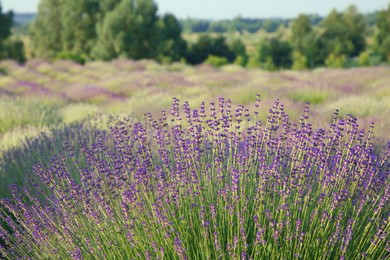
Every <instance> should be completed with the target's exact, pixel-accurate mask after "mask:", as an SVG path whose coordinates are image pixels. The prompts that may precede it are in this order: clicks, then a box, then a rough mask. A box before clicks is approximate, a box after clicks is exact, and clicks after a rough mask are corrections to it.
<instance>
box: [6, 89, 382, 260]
mask: <svg viewBox="0 0 390 260" xmlns="http://www.w3.org/2000/svg"><path fill="white" fill-rule="evenodd" d="M259 102H260V100H259V97H258V98H257V100H256V104H255V110H254V112H253V115H251V113H250V111H249V109H248V108H245V107H244V106H241V105H240V106H238V107H237V108H236V109H233V108H232V106H231V102H230V100H224V99H220V100H219V102H218V103H217V104H214V103H211V104H210V108H209V111H206V108H205V104H204V103H202V104H201V105H200V107H199V108H198V109H191V108H190V106H189V104H188V103H184V104H183V106H182V107H180V105H179V101H178V100H177V99H174V100H173V103H172V107H171V110H170V113H166V112H164V111H163V112H162V114H161V117H160V118H159V119H156V120H155V119H154V118H153V117H152V115H151V114H147V120H146V121H145V122H144V123H131V122H130V121H127V120H126V119H125V120H121V121H119V122H118V123H117V124H116V125H114V126H112V127H111V129H110V130H111V138H112V141H113V148H109V147H108V146H107V144H106V143H105V142H104V140H103V139H102V138H100V137H97V139H96V143H95V144H93V145H91V146H86V145H82V146H81V150H82V151H83V154H84V157H85V160H86V162H87V163H86V167H79V164H78V162H77V161H78V160H79V158H77V157H75V156H73V157H72V155H73V153H72V149H69V151H70V155H69V156H70V158H72V160H73V166H70V165H69V164H68V163H66V157H65V156H55V157H54V158H53V159H52V165H51V166H50V167H49V168H44V167H42V166H41V165H39V164H38V165H35V166H34V168H33V172H34V174H35V175H36V176H38V177H39V178H40V181H41V182H43V183H44V184H45V186H46V188H48V189H49V190H50V191H51V195H45V199H44V200H40V199H36V198H34V196H32V195H30V192H29V191H28V190H27V189H24V190H22V191H19V190H17V188H16V187H15V186H11V192H12V194H13V199H3V200H1V204H2V205H3V206H2V209H3V210H2V213H0V215H1V218H2V219H3V221H4V222H5V223H6V224H5V225H4V227H2V228H1V229H0V238H1V239H2V241H3V246H2V247H1V249H0V252H1V254H2V255H3V257H5V258H8V259H15V258H20V257H21V258H32V259H52V258H53V259H54V258H60V259H337V258H339V259H361V258H367V259H388V258H389V257H390V243H389V241H390V219H389V218H390V205H389V198H390V177H389V176H390V175H389V172H390V161H389V156H390V143H389V145H388V146H387V149H386V150H385V151H383V153H382V154H377V153H375V152H374V148H373V145H372V144H371V141H372V128H373V125H372V127H371V128H370V129H369V131H368V134H365V133H364V132H363V131H362V130H360V129H359V125H358V123H357V120H356V119H355V118H353V117H352V116H349V117H347V118H346V119H344V120H337V119H336V115H335V117H334V119H333V121H332V123H331V125H330V127H329V128H327V129H319V130H317V131H314V130H313V129H312V126H311V124H310V123H309V120H308V116H309V107H308V105H307V106H305V111H304V113H303V115H302V117H301V119H300V121H299V123H298V124H292V123H290V121H289V118H288V115H287V113H286V112H285V111H284V107H283V105H281V104H280V103H279V101H275V103H274V106H273V107H272V108H271V109H270V110H269V114H268V117H267V121H266V122H265V124H263V123H262V122H260V121H258V120H257V117H258V116H259V115H258V111H257V109H258V107H259ZM336 114H337V113H336ZM71 169H77V173H78V174H79V175H80V180H79V181H76V180H75V179H73V178H72V177H71V176H72V175H74V173H73V172H72V171H74V170H71ZM40 189H42V188H41V187H39V186H38V185H37V190H38V191H39V190H40ZM42 193H43V191H42ZM46 194H47V193H46Z"/></svg>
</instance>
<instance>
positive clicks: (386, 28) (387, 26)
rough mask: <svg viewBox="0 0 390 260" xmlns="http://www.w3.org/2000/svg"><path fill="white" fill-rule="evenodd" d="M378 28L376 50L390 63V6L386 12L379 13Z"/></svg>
mask: <svg viewBox="0 0 390 260" xmlns="http://www.w3.org/2000/svg"><path fill="white" fill-rule="evenodd" d="M376 27H377V31H378V32H377V34H376V37H375V44H376V48H377V50H378V52H379V53H380V54H381V56H382V59H383V60H388V61H390V4H389V6H388V8H387V9H386V10H382V11H380V12H379V13H378V17H377V21H376Z"/></svg>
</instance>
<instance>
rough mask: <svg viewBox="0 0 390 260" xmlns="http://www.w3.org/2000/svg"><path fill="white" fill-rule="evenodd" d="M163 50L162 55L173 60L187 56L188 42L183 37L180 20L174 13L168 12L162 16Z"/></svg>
mask: <svg viewBox="0 0 390 260" xmlns="http://www.w3.org/2000/svg"><path fill="white" fill-rule="evenodd" d="M161 36H162V39H163V41H162V43H161V44H160V46H161V48H162V50H161V54H160V56H162V57H164V58H168V59H170V60H171V61H178V60H180V59H181V58H183V57H185V55H186V51H187V42H186V41H185V40H184V39H183V38H182V37H181V27H180V23H179V21H178V20H177V19H176V17H175V16H174V15H172V14H166V15H164V17H163V18H162V35H161Z"/></svg>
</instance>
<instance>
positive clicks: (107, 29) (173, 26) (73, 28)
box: [30, 0, 186, 63]
mask: <svg viewBox="0 0 390 260" xmlns="http://www.w3.org/2000/svg"><path fill="white" fill-rule="evenodd" d="M30 38H31V47H32V52H33V56H35V57H43V58H49V59H53V58H66V59H72V60H75V61H76V62H79V63H84V62H85V61H84V60H90V59H98V60H112V59H115V58H131V59H144V58H147V59H160V60H162V59H163V57H169V58H170V60H171V61H178V60H180V58H182V57H183V56H184V55H185V49H186V43H185V41H184V40H183V39H182V38H181V28H180V26H179V23H178V21H177V20H176V18H175V17H174V16H173V15H165V16H164V17H163V18H160V17H159V16H158V15H157V5H156V4H155V3H154V2H153V0H102V1H99V0H81V1H79V0H69V1H62V0H42V1H41V3H40V5H39V11H38V15H37V17H36V19H35V20H34V22H33V23H32V25H31V28H30Z"/></svg>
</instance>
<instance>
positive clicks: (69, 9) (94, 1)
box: [60, 0, 100, 57]
mask: <svg viewBox="0 0 390 260" xmlns="http://www.w3.org/2000/svg"><path fill="white" fill-rule="evenodd" d="M99 8H100V7H99V0H66V2H64V4H63V6H62V8H61V24H62V30H61V34H60V37H61V43H62V51H63V52H66V53H71V54H73V55H78V56H86V57H90V53H91V50H92V48H93V46H94V45H95V42H96V29H95V25H96V23H97V22H98V19H99V12H100V9H99Z"/></svg>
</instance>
